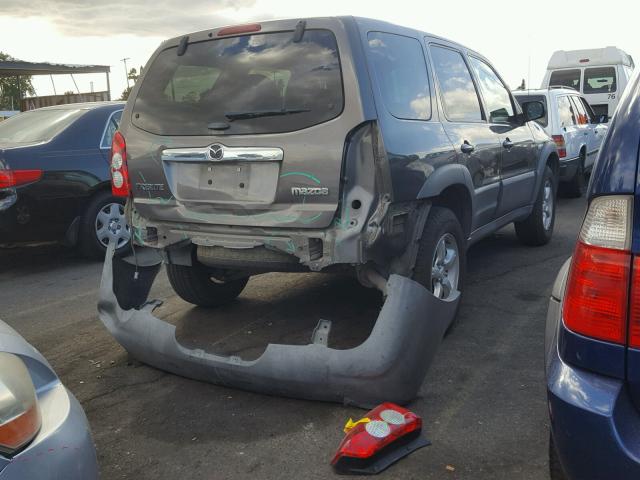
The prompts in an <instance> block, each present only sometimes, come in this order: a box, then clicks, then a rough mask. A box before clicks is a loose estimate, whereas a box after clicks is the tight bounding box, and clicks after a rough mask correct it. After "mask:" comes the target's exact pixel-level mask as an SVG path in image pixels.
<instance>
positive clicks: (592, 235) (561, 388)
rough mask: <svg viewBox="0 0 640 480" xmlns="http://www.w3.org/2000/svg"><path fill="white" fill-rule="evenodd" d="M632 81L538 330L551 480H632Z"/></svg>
mask: <svg viewBox="0 0 640 480" xmlns="http://www.w3.org/2000/svg"><path fill="white" fill-rule="evenodd" d="M639 145H640V79H639V77H638V75H637V74H636V75H635V77H634V78H633V80H632V81H631V83H630V85H629V87H628V88H627V90H626V91H625V93H624V96H623V98H622V99H621V100H620V104H619V105H618V109H617V111H616V114H615V115H614V117H613V120H612V121H611V124H610V127H609V132H608V134H607V136H606V138H605V140H604V143H603V145H602V149H601V151H600V156H599V157H598V160H597V161H596V164H595V167H594V171H593V174H592V177H591V182H590V185H589V191H588V195H587V200H588V209H587V213H586V216H585V218H584V221H583V224H582V229H581V231H580V234H579V237H578V241H577V243H576V247H575V251H574V253H573V257H572V258H571V259H570V260H568V261H567V262H566V263H565V265H564V266H563V267H562V269H561V270H560V274H559V275H558V278H557V279H556V282H555V285H554V287H553V293H552V296H551V301H550V303H549V312H548V317H547V330H546V375H547V392H548V402H549V414H550V417H551V439H550V447H549V453H550V465H551V476H552V478H553V479H562V478H571V479H580V480H590V479H593V480H595V479H604V478H607V479H608V478H612V479H613V478H615V479H620V480H623V479H637V478H639V477H640V277H639V276H638V275H639V274H640V256H639V254H640V190H638V177H637V176H636V172H637V169H638V146H639Z"/></svg>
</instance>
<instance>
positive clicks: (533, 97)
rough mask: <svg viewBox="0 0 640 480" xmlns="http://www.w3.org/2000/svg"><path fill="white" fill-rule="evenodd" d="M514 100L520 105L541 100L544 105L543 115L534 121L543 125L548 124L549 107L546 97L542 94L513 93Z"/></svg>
mask: <svg viewBox="0 0 640 480" xmlns="http://www.w3.org/2000/svg"><path fill="white" fill-rule="evenodd" d="M515 97H516V100H517V101H518V103H519V104H520V105H521V106H522V104H523V103H526V102H541V103H542V104H543V105H544V117H540V118H539V119H537V120H536V121H535V122H536V123H538V124H539V125H542V126H543V127H546V126H547V125H548V124H549V107H548V106H547V97H545V96H544V95H515Z"/></svg>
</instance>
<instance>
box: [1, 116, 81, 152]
mask: <svg viewBox="0 0 640 480" xmlns="http://www.w3.org/2000/svg"><path fill="white" fill-rule="evenodd" d="M83 113H84V110H71V109H60V110H33V111H30V112H24V113H21V114H19V115H16V116H14V117H11V118H9V119H8V120H5V121H3V122H0V142H4V143H16V144H25V143H40V142H48V141H49V140H51V139H52V138H53V137H55V136H56V135H57V134H59V133H60V132H62V131H63V130H64V129H65V128H67V127H68V126H69V125H71V124H72V123H73V122H74V121H75V120H76V119H77V118H79V117H80V116H81V115H82V114H83Z"/></svg>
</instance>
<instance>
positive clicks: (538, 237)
mask: <svg viewBox="0 0 640 480" xmlns="http://www.w3.org/2000/svg"><path fill="white" fill-rule="evenodd" d="M555 219H556V178H555V175H554V174H553V171H552V170H551V168H549V166H547V167H545V170H544V176H543V177H542V182H541V184H540V191H539V192H538V198H537V199H536V203H535V204H534V205H533V210H532V211H531V214H530V215H529V216H528V217H527V218H526V219H524V220H522V221H520V222H515V227H516V235H517V236H518V239H519V240H520V241H521V242H522V243H524V244H525V245H532V246H539V245H546V244H547V243H549V241H550V240H551V236H552V235H553V225H554V223H555Z"/></svg>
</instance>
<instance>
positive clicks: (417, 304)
mask: <svg viewBox="0 0 640 480" xmlns="http://www.w3.org/2000/svg"><path fill="white" fill-rule="evenodd" d="M147 256H148V258H145V257H147ZM154 256H155V259H154V258H153V257H154ZM132 261H133V259H120V258H113V246H111V247H110V248H109V250H108V252H107V255H106V259H105V264H104V270H103V273H102V282H101V286H100V301H99V304H98V312H99V315H100V319H101V320H102V322H103V323H104V325H105V326H106V327H107V329H108V330H109V332H110V333H111V334H112V335H113V336H114V337H115V338H116V340H118V342H120V344H121V345H122V346H123V347H124V348H125V349H126V350H127V351H128V352H129V353H131V354H132V355H133V356H135V357H136V358H138V359H139V360H141V361H143V362H145V363H147V364H150V365H153V366H155V367H157V368H160V369H163V370H167V371H169V372H172V373H175V374H178V375H182V376H185V377H190V378H194V379H197V380H203V381H208V382H212V383H216V384H221V385H227V386H232V387H237V388H242V389H245V390H252V391H258V392H263V393H268V394H274V395H283V396H289V397H297V398H306V399H314V400H324V401H333V402H341V403H345V404H353V405H359V406H363V407H370V406H372V405H375V404H378V403H380V402H383V401H392V402H396V403H402V404H405V403H407V402H409V401H411V400H412V399H413V398H414V397H415V396H416V394H417V392H418V390H419V388H420V386H421V385H422V381H423V379H424V376H425V374H426V372H427V369H428V367H429V365H430V363H431V361H432V359H433V357H434V355H435V352H436V350H437V347H438V345H439V344H440V341H441V339H442V336H443V335H444V331H445V330H446V328H447V326H448V325H450V323H451V321H452V320H453V317H454V315H455V313H456V310H457V304H458V301H459V295H458V296H456V297H455V298H454V299H452V300H450V301H443V300H440V299H437V298H436V297H434V296H433V295H432V294H431V293H430V292H428V291H427V290H426V289H425V288H424V287H423V286H421V285H420V284H418V283H416V282H414V281H413V280H410V279H408V278H406V277H402V276H399V275H391V277H390V278H389V280H388V281H387V283H386V285H384V286H382V289H383V290H384V291H385V293H386V300H385V303H384V305H383V307H382V309H381V311H380V314H379V316H378V319H377V321H376V324H375V326H374V328H373V330H372V332H371V334H370V336H369V338H368V339H367V340H365V341H364V342H363V343H362V344H360V345H359V346H357V347H355V348H352V349H348V350H336V349H333V348H329V347H328V346H327V345H326V342H315V343H314V342H312V343H310V344H309V345H305V346H295V345H277V344H269V345H268V346H267V348H266V350H265V352H264V353H263V354H262V356H261V357H259V358H258V359H257V360H254V361H246V360H242V359H241V358H239V357H233V356H231V357H225V356H221V355H216V354H213V353H209V352H206V351H203V350H201V349H189V348H185V347H184V346H182V345H181V344H179V343H178V341H177V340H176V336H175V327H174V326H173V325H170V324H169V323H166V322H164V321H163V320H160V319H158V318H156V317H154V316H153V310H154V308H155V307H156V306H157V305H158V304H159V303H158V302H147V303H145V300H146V296H147V295H148V292H149V289H150V288H151V284H152V283H153V281H154V278H155V275H156V273H157V271H158V269H159V257H157V254H155V252H154V251H153V250H151V249H146V250H145V249H138V250H137V261H138V264H139V265H138V269H137V270H138V275H139V277H138V280H134V278H133V268H126V267H124V268H123V266H122V263H123V262H124V263H128V262H132ZM114 267H115V268H114ZM114 289H115V291H116V292H123V291H124V292H129V293H131V292H132V291H134V290H137V291H138V292H140V296H139V299H138V301H136V302H135V304H138V305H142V306H141V307H140V308H139V309H129V310H124V309H122V308H121V307H120V303H119V302H118V299H117V298H116V294H115V293H114ZM213 312H214V313H213V314H215V311H213ZM314 337H315V335H314Z"/></svg>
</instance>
